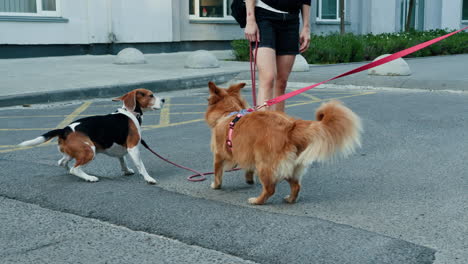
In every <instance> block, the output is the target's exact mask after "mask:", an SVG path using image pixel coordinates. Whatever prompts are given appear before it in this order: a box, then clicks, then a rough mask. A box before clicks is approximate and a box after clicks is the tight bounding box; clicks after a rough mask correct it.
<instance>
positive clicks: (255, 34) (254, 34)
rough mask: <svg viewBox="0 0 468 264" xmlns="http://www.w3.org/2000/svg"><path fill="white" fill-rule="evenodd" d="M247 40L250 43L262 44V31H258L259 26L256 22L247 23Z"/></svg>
mask: <svg viewBox="0 0 468 264" xmlns="http://www.w3.org/2000/svg"><path fill="white" fill-rule="evenodd" d="M244 32H245V38H246V39H248V40H249V41H250V42H255V41H257V40H258V41H259V42H260V31H259V30H258V25H257V23H256V22H254V21H253V22H247V25H246V26H245V30H244Z"/></svg>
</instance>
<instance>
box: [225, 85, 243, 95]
mask: <svg viewBox="0 0 468 264" xmlns="http://www.w3.org/2000/svg"><path fill="white" fill-rule="evenodd" d="M245 85H246V83H238V84H233V85H231V86H230V87H229V89H228V93H238V92H239V91H240V90H241V89H242V88H244V87H245Z"/></svg>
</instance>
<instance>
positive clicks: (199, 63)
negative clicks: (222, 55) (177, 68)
mask: <svg viewBox="0 0 468 264" xmlns="http://www.w3.org/2000/svg"><path fill="white" fill-rule="evenodd" d="M185 68H191V69H206V68H219V61H218V59H217V58H216V56H215V55H213V54H212V53H211V52H209V51H206V50H197V51H195V52H193V53H192V54H190V55H189V56H188V58H187V60H186V61H185Z"/></svg>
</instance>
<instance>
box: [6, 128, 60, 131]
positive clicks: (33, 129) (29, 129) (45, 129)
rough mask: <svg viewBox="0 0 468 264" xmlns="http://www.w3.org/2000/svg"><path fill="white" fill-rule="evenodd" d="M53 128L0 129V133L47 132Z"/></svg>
mask: <svg viewBox="0 0 468 264" xmlns="http://www.w3.org/2000/svg"><path fill="white" fill-rule="evenodd" d="M53 129H55V128H0V131H49V130H53Z"/></svg>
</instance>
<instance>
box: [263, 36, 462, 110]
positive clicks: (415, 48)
mask: <svg viewBox="0 0 468 264" xmlns="http://www.w3.org/2000/svg"><path fill="white" fill-rule="evenodd" d="M466 29H468V27H465V28H462V29H460V30H457V31H454V32H452V33H449V34H447V35H444V36H441V37H438V38H435V39H433V40H429V41H426V42H424V43H421V44H418V45H416V46H413V47H411V48H408V49H405V50H402V51H399V52H397V53H394V54H392V55H390V56H387V57H385V58H382V59H380V60H376V61H374V62H371V63H368V64H366V65H363V66H361V67H359V68H356V69H354V70H351V71H348V72H346V73H343V74H341V75H338V76H336V77H333V78H331V79H328V80H326V81H323V82H320V83H317V84H314V85H311V86H307V87H304V88H301V89H299V90H296V91H293V92H290V93H287V94H284V95H281V96H278V97H276V98H273V99H271V100H268V101H266V102H265V103H264V104H263V105H261V106H258V107H257V109H259V108H262V107H264V106H272V105H274V104H277V103H279V102H281V101H284V100H286V99H288V98H291V97H293V96H296V95H298V94H300V93H303V92H305V91H307V90H310V89H312V88H315V87H317V86H319V85H321V84H324V83H327V82H329V81H332V80H335V79H338V78H341V77H345V76H348V75H351V74H355V73H358V72H362V71H365V70H368V69H371V68H374V67H377V66H380V65H382V64H385V63H387V62H390V61H393V60H396V59H398V58H401V57H404V56H407V55H409V54H411V53H414V52H416V51H418V50H420V49H423V48H425V47H427V46H430V45H432V44H434V43H437V42H439V41H441V40H444V39H446V38H448V37H450V36H452V35H455V34H457V33H459V32H461V31H463V30H466Z"/></svg>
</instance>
